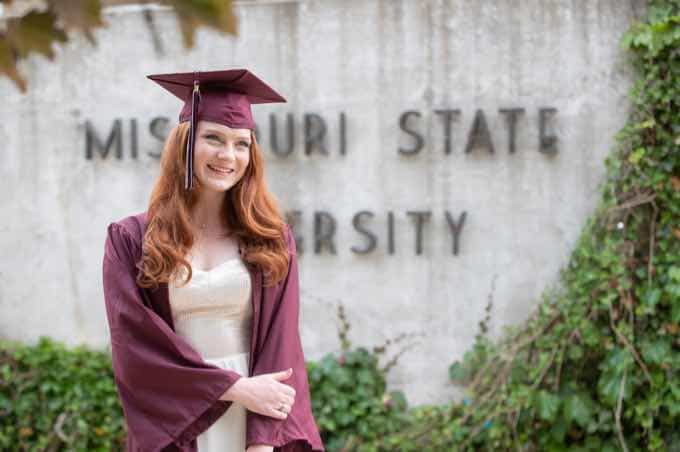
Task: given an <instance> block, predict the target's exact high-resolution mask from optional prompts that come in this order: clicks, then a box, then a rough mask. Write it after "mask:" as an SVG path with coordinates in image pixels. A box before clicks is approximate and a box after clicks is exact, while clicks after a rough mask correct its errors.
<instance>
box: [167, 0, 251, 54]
mask: <svg viewBox="0 0 680 452" xmlns="http://www.w3.org/2000/svg"><path fill="white" fill-rule="evenodd" d="M166 3H168V4H170V5H172V6H173V8H174V9H175V12H176V13H177V19H178V20H179V27H180V30H181V31H182V38H183V41H184V45H185V46H186V47H187V48H191V47H193V46H194V43H195V34H196V29H197V28H198V27H199V26H201V25H206V26H209V27H212V28H214V29H216V30H218V31H221V32H224V33H230V34H236V33H237V23H236V16H235V15H234V13H233V9H232V4H231V3H232V2H231V0H202V1H185V0H167V2H166Z"/></svg>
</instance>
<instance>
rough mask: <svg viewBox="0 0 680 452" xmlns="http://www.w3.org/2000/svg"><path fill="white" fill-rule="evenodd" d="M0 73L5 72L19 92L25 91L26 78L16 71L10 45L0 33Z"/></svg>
mask: <svg viewBox="0 0 680 452" xmlns="http://www.w3.org/2000/svg"><path fill="white" fill-rule="evenodd" d="M0 74H5V75H6V76H7V77H9V78H10V79H12V81H14V83H16V85H17V86H18V87H19V89H20V90H21V92H26V80H24V79H23V78H22V77H21V76H20V75H19V72H18V71H17V62H16V57H15V55H14V51H13V50H12V47H10V45H9V42H7V40H6V39H5V37H4V36H3V35H1V34H0Z"/></svg>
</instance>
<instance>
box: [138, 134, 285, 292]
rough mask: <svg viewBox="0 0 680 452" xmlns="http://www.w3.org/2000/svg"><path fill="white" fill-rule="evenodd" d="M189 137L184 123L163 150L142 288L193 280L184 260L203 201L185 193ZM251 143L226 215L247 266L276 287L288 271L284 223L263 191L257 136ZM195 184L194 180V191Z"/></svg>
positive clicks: (228, 197) (152, 203) (151, 203)
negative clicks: (182, 274)
mask: <svg viewBox="0 0 680 452" xmlns="http://www.w3.org/2000/svg"><path fill="white" fill-rule="evenodd" d="M188 137H189V123H188V122H182V123H180V124H178V125H177V126H175V127H174V128H173V129H172V130H171V131H170V134H169V135H168V138H167V139H166V141H165V145H164V147H163V153H162V155H161V162H160V175H159V177H158V179H157V180H156V184H155V185H154V188H153V190H152V192H151V198H150V200H149V208H148V210H147V221H148V226H147V229H146V233H145V234H144V243H143V245H142V249H143V252H142V261H141V262H140V266H139V268H140V272H139V274H138V276H137V284H138V285H139V286H140V287H157V285H158V284H159V283H160V282H165V283H167V282H168V281H169V279H170V277H171V276H172V275H173V274H174V272H175V271H177V270H178V269H179V268H180V267H184V268H186V269H187V271H188V275H187V278H186V281H185V283H186V282H189V281H190V280H191V276H192V271H191V265H190V264H189V262H188V261H187V260H186V259H185V256H186V254H187V252H188V251H189V250H190V249H191V247H192V245H193V243H194V236H193V234H192V232H191V227H190V223H189V214H190V212H191V207H193V206H194V205H195V204H196V202H197V201H198V196H199V195H198V193H197V190H195V189H194V190H191V191H187V190H185V189H184V174H185V160H186V158H185V153H184V150H185V149H186V145H187V140H188ZM251 137H252V144H251V146H250V162H249V163H248V166H247V167H246V171H245V173H244V174H243V177H242V178H241V179H240V180H239V181H238V182H237V183H236V184H235V185H234V186H233V187H232V188H230V189H229V191H228V192H227V195H226V196H225V201H224V205H223V208H222V215H223V218H224V221H225V225H226V226H227V228H228V229H229V231H230V232H231V233H232V234H233V235H234V236H235V237H236V239H237V240H238V241H239V243H240V245H241V248H242V251H243V254H242V258H243V260H244V261H245V262H246V263H249V264H253V265H256V266H258V267H260V268H261V269H262V271H263V275H264V285H265V286H272V285H274V284H276V283H278V282H279V281H281V280H282V279H283V278H284V277H285V275H286V273H287V271H288V250H287V246H286V241H285V235H284V234H285V229H284V228H285V223H284V221H283V220H282V217H281V214H280V212H279V208H278V205H277V202H276V200H275V198H274V196H273V195H272V194H271V193H270V192H269V191H268V190H267V187H266V185H265V181H264V159H263V158H262V154H261V152H260V149H259V147H258V145H257V141H256V140H255V133H254V132H251ZM194 177H195V176H194ZM197 184H198V182H197V180H194V186H196V185H197Z"/></svg>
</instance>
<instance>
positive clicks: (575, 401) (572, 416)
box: [564, 394, 593, 427]
mask: <svg viewBox="0 0 680 452" xmlns="http://www.w3.org/2000/svg"><path fill="white" fill-rule="evenodd" d="M592 405H593V402H592V400H591V399H590V397H589V396H588V395H587V394H575V395H571V396H568V397H567V398H566V400H565V401H564V417H565V419H566V420H567V421H568V422H569V423H571V422H574V423H576V424H578V425H580V426H581V427H586V426H587V425H588V424H589V423H590V422H591V420H592V414H593V412H592V409H591V407H592Z"/></svg>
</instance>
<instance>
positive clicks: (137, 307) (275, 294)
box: [103, 212, 324, 452]
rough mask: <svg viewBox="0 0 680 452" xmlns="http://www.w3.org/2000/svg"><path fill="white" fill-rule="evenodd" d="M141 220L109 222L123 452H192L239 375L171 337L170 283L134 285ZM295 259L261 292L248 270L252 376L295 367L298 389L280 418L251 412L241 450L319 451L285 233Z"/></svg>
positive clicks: (108, 269) (109, 284)
mask: <svg viewBox="0 0 680 452" xmlns="http://www.w3.org/2000/svg"><path fill="white" fill-rule="evenodd" d="M146 224H147V221H146V213H145V212H142V213H140V214H137V215H131V216H128V217H126V218H123V219H121V220H120V221H117V222H114V223H111V224H109V226H108V233H107V238H106V244H105V251H104V260H103V287H104V298H105V304H106V316H107V319H108V323H109V331H110V335H111V355H112V361H113V371H114V376H115V383H116V386H117V389H118V395H119V397H120V401H121V405H122V407H123V412H124V415H125V420H126V423H127V427H128V437H127V450H128V451H129V452H137V451H143V452H151V451H154V452H155V451H166V452H167V451H182V452H196V450H197V441H196V437H197V436H198V435H199V434H200V433H202V432H203V431H205V430H206V429H207V428H208V427H209V426H210V425H212V424H213V423H214V422H215V421H216V420H217V419H218V418H219V417H220V416H221V415H222V414H223V413H224V412H225V411H226V410H227V409H229V407H230V406H231V404H232V402H230V401H222V400H219V397H220V396H221V395H222V394H223V393H224V392H225V391H226V390H227V389H228V388H229V387H230V386H231V385H232V384H233V383H234V382H236V380H238V379H239V378H241V375H239V374H238V373H236V372H234V371H231V370H224V369H220V368H218V367H217V366H214V365H212V364H209V363H207V362H205V361H204V360H203V359H202V358H201V356H200V355H199V354H198V352H197V351H196V350H195V349H193V348H192V347H191V346H190V345H189V343H188V342H187V341H185V340H184V339H183V338H182V337H181V336H179V335H178V334H177V333H175V329H174V325H173V321H172V313H171V310H170V303H169V300H168V287H167V283H163V284H160V285H159V287H158V288H156V289H144V288H140V287H138V286H137V284H136V282H135V278H136V276H137V272H138V271H139V270H138V269H137V266H136V263H137V262H139V261H140V259H141V255H142V247H141V244H142V243H143V237H144V231H145V229H146ZM286 242H287V245H288V252H289V255H290V257H291V259H290V266H289V268H288V273H287V276H286V277H285V278H284V279H283V280H282V281H280V282H279V283H278V284H276V285H275V286H272V287H264V286H263V284H262V283H263V275H262V271H261V270H259V269H257V268H255V267H253V266H251V265H250V264H247V267H248V270H249V273H250V277H251V282H252V300H251V301H252V308H253V322H252V335H251V341H250V368H249V372H250V375H251V376H252V375H260V374H263V373H269V372H276V371H281V370H285V369H288V368H289V367H292V368H293V375H292V376H291V377H290V378H288V379H287V380H283V381H282V383H285V384H288V385H290V386H292V387H293V388H295V392H296V395H295V403H294V405H293V408H292V410H291V412H290V413H289V414H288V417H287V418H286V419H283V420H281V419H274V418H272V417H269V416H264V415H260V414H258V413H254V412H251V411H250V410H248V411H247V424H246V446H250V445H253V444H268V445H272V446H274V451H277V452H278V451H280V452H298V451H311V450H313V451H323V450H324V446H323V443H322V442H321V438H320V436H319V431H318V428H317V425H316V422H315V420H314V417H313V415H312V410H311V401H310V393H309V384H308V380H307V371H306V368H305V359H304V355H303V351H302V344H301V341H300V334H299V328H298V317H299V287H298V284H299V281H298V265H297V257H296V248H295V239H294V237H293V233H292V231H291V228H290V226H286Z"/></svg>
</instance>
